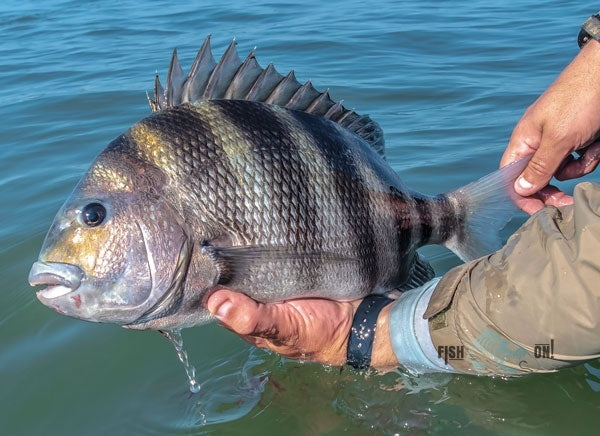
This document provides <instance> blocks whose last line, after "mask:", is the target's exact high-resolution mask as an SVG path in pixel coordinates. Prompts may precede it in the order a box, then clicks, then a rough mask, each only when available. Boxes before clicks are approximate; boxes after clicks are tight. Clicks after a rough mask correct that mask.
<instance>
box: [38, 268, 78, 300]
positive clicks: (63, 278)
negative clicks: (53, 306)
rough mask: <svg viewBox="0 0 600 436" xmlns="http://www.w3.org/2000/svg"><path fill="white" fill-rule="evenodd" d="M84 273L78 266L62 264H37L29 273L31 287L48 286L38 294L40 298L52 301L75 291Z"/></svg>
mask: <svg viewBox="0 0 600 436" xmlns="http://www.w3.org/2000/svg"><path fill="white" fill-rule="evenodd" d="M83 276H84V273H83V270H82V269H81V268H79V267H78V266H77V265H72V264H70V263H60V262H41V261H38V262H35V263H34V264H33V266H32V267H31V271H30V272H29V284H30V285H31V286H39V285H47V287H46V288H44V289H42V290H41V291H38V292H37V293H36V295H37V297H38V298H40V297H41V298H42V299H46V300H51V299H54V298H58V297H62V296H63V295H66V294H68V293H70V292H73V291H75V290H76V289H77V288H78V287H79V285H80V284H81V280H82V279H83Z"/></svg>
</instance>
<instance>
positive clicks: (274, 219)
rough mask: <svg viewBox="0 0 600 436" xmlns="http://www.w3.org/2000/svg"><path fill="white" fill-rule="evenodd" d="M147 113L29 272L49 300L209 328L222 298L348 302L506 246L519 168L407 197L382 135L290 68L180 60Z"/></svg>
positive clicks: (65, 308) (58, 220) (98, 313)
mask: <svg viewBox="0 0 600 436" xmlns="http://www.w3.org/2000/svg"><path fill="white" fill-rule="evenodd" d="M154 88H155V89H154V97H153V98H149V99H148V100H149V103H150V107H151V109H152V110H153V114H151V115H150V116H148V117H147V118H144V119H143V120H141V121H140V122H139V123H137V124H135V125H134V126H133V127H131V128H130V129H129V130H128V131H127V132H125V133H124V134H122V135H121V136H119V137H118V138H116V139H115V140H114V141H112V142H111V143H110V144H109V145H108V146H107V147H106V148H105V149H104V150H103V151H102V152H101V153H100V154H99V156H98V157H97V158H96V160H95V161H94V162H93V163H92V165H91V167H90V168H89V170H88V171H87V173H86V174H85V175H84V176H83V178H82V180H81V181H80V183H79V184H78V185H77V187H76V188H75V190H74V192H73V193H72V195H71V196H70V198H69V199H68V200H67V201H66V203H65V204H64V205H63V206H62V208H61V209H60V211H59V212H58V214H57V216H56V217H55V219H54V222H53V224H52V226H51V228H50V230H49V232H48V235H47V236H46V239H45V241H44V244H43V247H42V249H41V253H40V255H39V259H38V261H37V262H35V264H34V265H33V267H32V269H31V272H30V275H29V281H30V283H31V285H45V286H46V287H45V289H43V290H40V291H38V293H37V296H38V298H39V300H40V301H41V302H42V303H43V304H45V305H47V306H49V307H51V308H53V309H55V310H56V311H58V312H60V313H62V314H65V315H69V316H73V317H76V318H81V319H84V320H88V321H97V322H112V323H117V324H120V325H123V326H126V327H128V328H136V329H173V328H182V327H190V326H194V325H199V324H203V323H206V322H208V321H210V320H211V316H210V314H209V313H208V311H207V310H206V308H205V301H206V298H207V296H208V295H209V294H210V293H211V292H212V291H214V290H215V289H218V288H220V287H227V288H230V289H234V290H238V291H241V292H244V293H246V294H247V295H249V296H251V297H253V298H255V299H257V300H259V301H264V302H273V301H282V300H288V299H293V298H301V297H324V298H330V299H339V300H352V299H357V298H360V297H363V296H365V295H367V294H369V293H386V292H389V291H392V290H405V289H409V288H411V287H415V286H418V285H420V284H422V283H424V282H426V281H427V280H429V279H430V278H431V277H432V276H433V271H432V269H431V267H430V266H429V264H428V263H427V262H426V261H425V260H424V259H422V258H421V257H420V256H419V255H418V254H417V252H416V250H417V248H419V247H421V246H423V245H426V244H444V245H446V246H447V247H449V248H450V249H452V250H453V251H454V252H455V253H457V254H458V256H460V257H461V258H462V259H464V260H467V259H472V258H475V257H478V256H480V255H483V254H486V253H489V252H491V251H492V250H494V249H495V248H497V247H498V246H499V242H498V238H497V236H496V232H497V230H498V229H499V228H501V227H502V226H503V225H504V223H505V221H506V220H507V219H508V217H509V216H510V215H511V213H512V212H513V211H514V207H513V204H512V202H511V201H510V186H511V185H512V182H513V180H514V178H515V177H516V176H517V175H518V174H519V173H520V171H521V169H522V167H523V165H512V166H509V167H507V168H505V169H502V170H500V171H498V172H496V173H493V174H491V175H489V176H487V177H485V178H483V179H481V180H480V181H478V182H474V183H472V184H470V185H467V186H466V187H463V188H461V189H458V190H456V191H453V192H449V193H446V194H441V195H436V196H427V195H423V194H419V193H416V192H412V191H410V190H409V189H407V188H406V187H405V186H404V184H403V183H402V182H401V180H400V178H399V177H398V175H397V174H396V173H395V172H394V171H393V170H392V169H391V168H390V166H389V165H388V164H387V163H386V161H385V157H384V139H383V134H382V132H381V129H380V127H379V126H378V125H377V123H375V122H374V121H373V120H371V118H369V117H368V116H362V115H359V114H357V113H355V112H354V111H352V110H348V109H346V108H345V107H344V106H343V105H342V104H341V103H336V102H334V101H332V100H331V98H330V96H329V93H328V92H318V91H317V90H315V88H314V87H313V86H312V84H311V83H310V82H307V83H305V84H304V85H301V84H300V83H299V82H298V81H297V80H296V78H295V76H294V73H293V71H292V72H290V73H289V74H287V75H286V76H282V75H280V74H279V73H278V72H277V71H276V70H275V68H274V67H273V65H272V64H270V65H269V66H268V67H266V68H262V67H260V65H259V64H258V63H257V61H256V59H255V56H254V53H253V52H251V53H250V54H249V55H248V57H247V58H246V59H245V60H244V61H243V62H242V61H241V60H240V58H239V57H238V55H237V52H236V48H235V42H233V43H232V44H231V45H230V46H229V48H228V49H227V50H226V52H225V54H224V55H223V57H222V58H221V59H220V61H219V62H218V63H217V62H215V61H214V58H213V56H212V53H211V49H210V44H209V38H207V39H206V40H205V42H204V44H203V46H202V48H201V49H200V51H199V53H198V55H197V57H196V59H195V61H194V64H193V65H192V67H191V69H190V72H189V73H188V74H187V75H186V74H184V72H183V70H182V69H181V66H180V64H179V61H178V59H177V52H176V51H175V52H174V54H173V57H172V59H171V64H170V68H169V72H168V76H167V81H166V87H165V89H163V87H162V85H161V83H160V81H159V80H158V77H157V78H156V80H155V87H154Z"/></svg>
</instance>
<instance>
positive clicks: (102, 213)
mask: <svg viewBox="0 0 600 436" xmlns="http://www.w3.org/2000/svg"><path fill="white" fill-rule="evenodd" d="M104 218H106V208H105V207H104V206H102V205H101V204H100V203H90V204H88V205H86V206H85V207H84V208H83V209H82V211H81V220H82V221H83V223H84V224H85V225H86V226H88V227H96V226H99V225H100V224H102V222H103V221H104Z"/></svg>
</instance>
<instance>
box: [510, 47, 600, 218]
mask: <svg viewBox="0 0 600 436" xmlns="http://www.w3.org/2000/svg"><path fill="white" fill-rule="evenodd" d="M598 132H600V43H599V42H597V41H595V40H591V41H590V42H588V43H587V44H586V45H585V46H584V47H583V49H582V50H581V51H580V52H579V54H578V55H577V56H576V57H575V59H574V60H573V61H572V62H571V64H570V65H569V66H567V68H565V70H564V71H563V72H562V73H561V74H560V76H559V77H558V78H557V79H556V80H555V81H554V83H552V85H550V87H549V88H548V89H547V90H546V91H545V92H544V93H543V94H542V95H541V96H540V97H539V98H538V99H537V100H536V101H535V102H534V103H533V104H532V105H531V106H530V107H529V108H528V109H527V110H526V111H525V114H524V115H523V117H522V118H521V120H520V121H519V122H518V123H517V125H516V127H515V129H514V130H513V133H512V136H511V138H510V142H509V144H508V147H507V149H506V151H505V152H504V155H503V156H502V160H501V163H500V166H501V167H502V166H505V165H508V164H509V163H511V162H513V161H516V160H518V159H520V158H522V157H525V156H529V155H533V156H532V157H531V160H530V161H529V163H528V165H527V167H526V168H525V170H524V171H523V173H522V174H521V176H520V177H519V178H517V181H516V182H515V191H516V192H517V193H518V194H519V195H522V196H524V197H527V198H524V199H523V200H521V201H520V202H519V207H521V209H523V210H524V211H525V212H527V213H530V214H533V213H534V212H537V211H538V210H539V209H541V208H542V207H543V206H544V205H554V206H563V205H566V204H571V203H572V202H573V199H572V197H570V196H568V195H566V194H565V193H564V192H562V191H560V190H559V189H558V188H556V187H554V186H551V185H549V184H548V183H549V182H550V179H551V178H552V176H554V177H556V179H558V180H567V179H573V178H576V177H581V176H583V175H585V174H588V173H590V172H591V171H593V170H594V169H595V168H596V166H597V165H598V162H599V161H600V142H596V139H597V135H598ZM574 151H577V152H578V153H579V154H580V157H579V158H578V159H575V158H574V157H573V156H572V155H571V153H572V152H574Z"/></svg>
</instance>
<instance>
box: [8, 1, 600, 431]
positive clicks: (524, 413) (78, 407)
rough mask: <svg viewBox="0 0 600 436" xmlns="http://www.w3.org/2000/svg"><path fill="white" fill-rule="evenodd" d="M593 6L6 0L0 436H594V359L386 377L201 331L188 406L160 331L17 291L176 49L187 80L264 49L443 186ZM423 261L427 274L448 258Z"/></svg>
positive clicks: (492, 136)
mask: <svg viewBox="0 0 600 436" xmlns="http://www.w3.org/2000/svg"><path fill="white" fill-rule="evenodd" d="M594 12H596V11H595V10H594V9H593V6H590V7H587V6H586V5H585V4H581V3H580V2H556V1H531V0H529V1H528V0H514V1H510V2H489V1H483V0H471V1H433V0H424V1H392V0H382V1H375V2H364V1H355V0H345V1H337V0H336V1H330V2H323V1H315V0H305V1H304V2H283V1H272V2H242V1H237V0H221V1H218V2H216V1H201V2H200V1H198V2H190V3H179V2H168V1H149V2H141V1H139V2H134V1H118V2H117V1H112V0H111V1H103V2H99V1H95V2H78V1H70V0H48V1H28V0H23V1H14V0H8V1H5V2H4V3H3V6H2V8H0V35H1V42H0V83H2V86H1V87H0V103H1V104H0V119H1V120H2V122H1V123H0V195H1V201H0V204H1V207H0V224H1V225H0V271H1V281H0V333H1V335H0V383H1V385H0V386H1V387H0V434H2V435H14V434H24V435H29V434H31V435H37V434H44V435H51V434H85V435H105V434H109V433H110V434H113V435H131V434H208V433H211V434H239V433H244V434H249V435H254V434H256V435H259V434H267V433H268V434H282V433H283V432H285V433H286V434H288V435H313V434H342V433H343V434H350V435H360V434H366V433H367V432H373V431H374V432H376V433H380V434H397V433H399V434H403V433H410V432H414V433H417V434H420V433H429V432H432V433H435V432H439V433H443V434H459V433H460V434H473V435H481V434H564V433H566V432H572V433H590V434H592V433H594V429H596V428H597V426H598V424H600V413H599V412H600V392H599V391H600V362H597V361H594V362H590V363H588V364H584V365H580V366H577V367H574V368H571V369H567V370H564V371H561V372H559V373H556V374H550V375H540V376H531V377H527V378H521V379H511V380H507V379H502V378H483V377H472V376H461V375H458V376H456V375H455V376H448V375H432V376H421V377H414V376H409V375H407V374H404V373H403V372H402V371H398V372H395V373H391V374H387V375H385V376H377V375H374V374H362V373H359V372H357V371H353V370H350V369H348V368H345V369H343V370H342V371H340V369H339V368H329V367H324V366H322V365H318V364H310V363H298V362H293V361H289V360H285V359H281V358H280V357H279V356H277V355H275V354H271V353H267V352H265V351H262V350H257V349H254V348H252V347H251V346H249V345H247V344H246V343H245V342H243V341H241V340H240V339H238V338H237V337H235V336H234V335H233V334H232V333H230V332H228V331H226V330H224V329H222V328H220V327H219V326H217V325H209V326H204V327H201V328H194V329H189V330H186V331H185V332H184V339H185V341H186V347H187V350H188V353H189V356H190V359H191V361H192V362H193V363H194V364H195V366H196V368H197V375H198V379H199V381H200V382H201V383H202V390H201V392H200V393H198V394H195V395H191V394H190V393H189V391H188V390H187V381H186V377H185V373H184V371H183V368H182V366H181V365H180V363H179V362H178V360H177V357H176V355H175V353H174V351H173V350H172V348H171V345H170V344H169V343H168V342H167V341H165V340H164V339H163V338H162V337H160V335H158V334H156V333H154V332H135V331H126V330H124V329H121V328H119V327H117V326H112V325H96V324H90V323H86V322H83V321H78V320H74V319H70V318H67V317H63V316H60V315H58V314H56V313H55V312H53V311H51V310H49V309H48V308H46V307H44V306H43V305H42V304H41V303H39V302H38V301H37V300H36V298H35V294H34V291H33V289H32V288H30V287H29V286H28V284H27V274H28V271H29V268H30V266H31V264H32V262H33V261H34V260H35V259H36V257H37V254H38V250H39V248H40V246H41V243H42V240H43V237H44V234H45V232H46V230H47V229H48V227H49V225H50V223H51V220H52V218H53V216H54V214H55V213H56V211H57V210H58V208H59V207H60V205H61V204H62V202H63V201H64V199H65V198H66V197H67V195H68V194H69V193H70V191H71V190H72V188H73V187H74V185H75V183H76V182H77V180H78V179H79V178H80V177H81V175H82V174H83V173H84V172H85V170H86V168H87V166H88V165H89V164H90V162H91V161H92V159H93V158H94V156H95V155H96V154H97V153H99V152H100V151H101V150H102V148H103V147H104V146H105V145H106V144H107V143H108V142H109V141H110V140H112V139H113V138H114V137H116V136H117V135H118V134H120V133H121V132H122V131H124V130H125V129H126V128H127V127H128V126H130V125H131V124H132V123H134V122H136V121H137V120H139V119H141V118H143V117H145V116H146V115H147V114H148V113H149V109H148V107H147V103H146V95H145V92H146V91H151V90H152V84H153V75H154V73H155V71H158V72H159V74H160V75H161V77H163V80H164V77H165V75H166V69H167V67H168V62H169V58H170V55H171V51H172V50H173V48H174V47H177V48H178V51H179V55H180V59H181V61H182V64H183V66H184V68H187V67H189V65H190V64H191V62H192V60H193V58H194V56H195V53H196V50H197V49H198V48H199V46H200V44H201V43H202V41H203V39H204V37H205V36H206V35H207V34H212V42H213V48H214V53H215V56H220V54H221V53H222V52H223V51H224V49H225V47H226V46H227V44H228V43H229V42H230V41H231V39H232V38H233V37H235V38H236V40H237V41H238V43H239V44H238V49H239V52H240V55H241V56H242V57H243V56H244V55H245V54H246V53H247V52H248V51H249V50H250V49H252V48H253V47H257V50H256V53H257V58H258V60H259V62H260V63H261V65H263V66H264V65H266V64H267V63H268V62H270V61H273V62H274V63H275V65H276V66H277V68H278V70H279V71H282V72H285V71H288V70H289V69H291V68H293V69H295V71H296V76H297V77H298V78H299V79H300V80H308V79H310V80H312V82H313V83H314V84H315V86H316V87H317V88H318V89H325V88H329V89H330V92H331V94H332V96H333V98H335V99H343V100H344V103H345V105H346V106H348V107H353V108H355V109H356V110H357V111H358V112H359V113H369V114H371V116H372V117H373V119H375V120H377V121H378V122H379V123H380V124H381V126H382V127H383V129H384V131H385V135H386V143H387V149H388V161H389V163H390V164H391V165H392V167H393V168H394V169H395V170H396V171H398V172H399V173H400V174H401V176H402V177H403V179H404V181H405V182H406V184H407V185H408V186H410V187H411V188H413V189H416V190H420V191H422V192H426V193H438V192H442V191H445V190H449V189H451V188H455V187H458V186H460V185H463V184H466V183H468V182H469V181H472V180H474V179H476V178H478V177H480V176H482V175H484V174H485V173H487V172H490V171H492V170H494V169H495V168H496V167H497V165H498V161H499V159H500V156H501V155H502V151H503V149H504V147H505V145H506V143H507V141H508V138H509V136H510V133H511V130H512V128H513V126H514V124H515V123H516V122H517V120H518V119H519V117H520V115H521V114H522V113H523V111H524V110H525V108H526V107H527V106H528V105H529V104H531V103H532V102H533V101H534V100H535V98H536V97H537V96H538V95H539V94H540V93H541V92H543V91H544V89H545V88H546V87H547V86H548V85H549V84H550V83H551V82H552V80H553V79H554V77H556V75H557V74H558V73H559V72H560V71H561V69H562V68H563V67H564V66H565V65H566V64H567V63H568V62H569V60H570V59H571V58H572V57H573V56H574V55H575V54H576V52H577V44H576V36H577V32H578V29H579V26H580V25H581V23H582V22H583V20H584V19H585V18H587V16H589V15H590V14H592V13H594ZM587 179H588V180H596V181H598V180H599V176H598V174H596V175H591V176H589V177H588V178H587ZM561 186H562V187H564V188H565V189H567V190H571V189H572V187H573V186H574V182H568V183H563V184H562V185H561ZM524 219H525V216H524V215H522V214H521V215H517V216H516V217H515V218H514V219H513V220H512V221H511V222H510V223H509V225H508V227H507V229H506V230H505V232H504V236H505V237H506V236H507V235H508V234H510V232H512V231H514V230H515V229H516V228H517V227H518V226H519V225H520V224H521V223H522V222H523V221H524ZM423 254H424V255H425V256H427V257H428V258H429V259H430V260H431V262H432V264H433V265H434V267H435V269H436V272H437V273H438V274H443V273H444V272H445V271H447V270H448V269H449V268H451V267H452V266H454V265H456V264H458V262H459V261H458V259H457V258H456V257H455V256H454V255H453V254H451V253H450V252H448V251H447V250H445V249H442V248H438V247H427V248H425V249H424V250H423ZM537 309H538V308H532V309H531V316H537Z"/></svg>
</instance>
